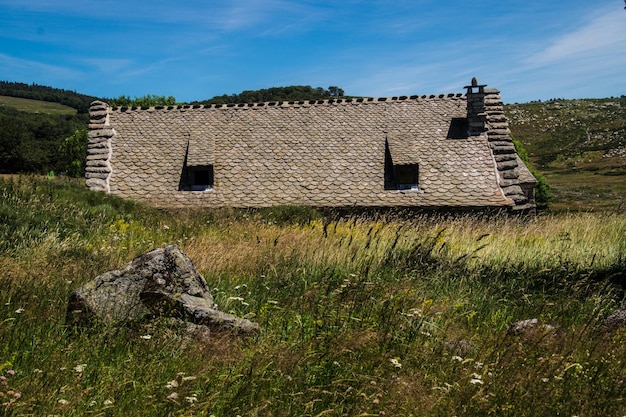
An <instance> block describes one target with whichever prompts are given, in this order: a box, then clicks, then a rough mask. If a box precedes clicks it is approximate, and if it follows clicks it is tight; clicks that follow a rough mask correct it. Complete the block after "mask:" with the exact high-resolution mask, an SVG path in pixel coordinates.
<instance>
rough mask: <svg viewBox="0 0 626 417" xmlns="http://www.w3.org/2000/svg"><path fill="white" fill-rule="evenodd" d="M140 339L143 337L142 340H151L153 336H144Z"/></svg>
mask: <svg viewBox="0 0 626 417" xmlns="http://www.w3.org/2000/svg"><path fill="white" fill-rule="evenodd" d="M139 337H141V338H142V339H144V340H150V339H152V336H151V335H149V334H144V335H143V336H139Z"/></svg>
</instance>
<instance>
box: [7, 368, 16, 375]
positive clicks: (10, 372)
mask: <svg viewBox="0 0 626 417" xmlns="http://www.w3.org/2000/svg"><path fill="white" fill-rule="evenodd" d="M7 375H15V371H14V370H13V369H9V370H8V371H7Z"/></svg>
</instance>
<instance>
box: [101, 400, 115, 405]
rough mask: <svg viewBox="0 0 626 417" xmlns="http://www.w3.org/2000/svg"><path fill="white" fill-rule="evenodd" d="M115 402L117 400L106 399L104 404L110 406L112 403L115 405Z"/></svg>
mask: <svg viewBox="0 0 626 417" xmlns="http://www.w3.org/2000/svg"><path fill="white" fill-rule="evenodd" d="M114 403H115V401H113V400H104V403H103V404H104V406H105V407H108V406H110V405H113V404H114Z"/></svg>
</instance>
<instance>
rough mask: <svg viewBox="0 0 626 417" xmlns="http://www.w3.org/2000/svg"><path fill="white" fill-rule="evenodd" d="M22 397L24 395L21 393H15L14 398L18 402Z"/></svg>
mask: <svg viewBox="0 0 626 417" xmlns="http://www.w3.org/2000/svg"><path fill="white" fill-rule="evenodd" d="M21 397H22V394H20V393H19V392H14V393H13V398H15V399H16V400H19V399H20V398H21Z"/></svg>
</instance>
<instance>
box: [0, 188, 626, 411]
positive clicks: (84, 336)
mask: <svg viewBox="0 0 626 417" xmlns="http://www.w3.org/2000/svg"><path fill="white" fill-rule="evenodd" d="M171 243H176V244H178V245H179V246H180V247H181V248H182V249H183V250H184V251H185V252H186V253H187V254H188V255H189V257H190V258H191V259H192V261H193V262H194V264H195V265H196V267H197V268H198V270H199V271H200V272H201V273H202V274H203V276H204V277H205V278H206V280H207V282H208V285H209V288H211V289H212V294H213V296H214V297H215V300H216V302H217V303H218V305H219V306H220V308H221V309H222V310H224V311H229V312H232V313H234V314H237V315H238V316H242V317H246V318H249V319H251V320H254V321H256V322H257V323H259V324H260V326H261V328H262V334H261V335H260V336H258V337H254V338H251V339H239V338H237V337H235V336H231V335H228V334H218V333H211V334H210V336H208V337H201V338H191V337H190V336H188V335H187V334H186V333H185V331H184V329H179V328H176V327H172V326H171V325H168V324H167V323H162V324H160V325H153V326H150V327H146V326H142V325H141V324H139V323H129V324H128V325H127V326H126V327H122V328H106V327H95V328H83V329H71V328H68V327H66V326H65V314H66V303H67V299H68V295H69V293H70V292H71V291H72V290H74V289H76V288H78V287H79V286H81V285H82V284H84V283H85V282H87V281H88V280H90V279H92V278H94V277H95V276H96V275H98V274H101V273H103V272H105V271H107V270H110V269H114V268H117V267H120V266H121V265H123V264H125V263H126V262H128V261H130V260H131V259H132V258H133V257H134V256H137V255H139V254H141V253H144V252H146V251H148V250H150V249H152V248H155V247H159V246H163V245H165V244H171ZM625 253H626V216H625V215H624V214H618V213H602V214H589V213H575V214H561V215H544V216H539V217H533V218H528V219H524V218H518V217H478V216H470V215H468V216H463V217H458V218H455V217H449V218H446V217H437V216H431V217H411V216H408V215H407V216H404V217H403V218H402V217H380V218H378V217H373V218H368V217H356V216H353V217H347V218H331V217H323V216H322V215H321V214H320V213H318V212H316V211H314V210H311V209H305V208H295V207H277V208H273V209H264V210H259V211H245V210H210V211H209V210H207V211H194V212H181V211H157V210H154V209H152V208H149V207H146V206H143V205H139V204H136V203H133V202H131V201H127V200H122V199H119V198H115V197H112V196H108V195H105V194H102V193H93V192H90V191H88V190H86V189H85V188H84V187H83V185H82V184H80V183H79V182H70V181H67V180H62V179H53V180H48V179H36V178H29V177H11V178H8V179H4V180H0V288H2V291H0V322H1V323H2V325H1V326H0V375H2V378H1V379H0V403H1V404H2V405H1V408H0V414H2V415H6V416H18V415H37V416H39V415H43V416H45V415H59V416H84V415H92V414H93V415H128V416H131V415H142V416H210V415H215V416H234V415H241V416H321V415H325V416H344V415H345V416H359V415H360V416H366V415H369V416H373V415H389V416H391V415H397V416H424V415H429V416H430V415H445V416H452V415H464V416H486V415H497V416H516V417H517V416H546V415H567V416H571V415H602V416H622V415H624V413H626V397H625V396H624V393H625V392H626V378H625V375H624V367H625V364H626V343H625V340H626V327H623V328H621V329H620V330H608V329H606V328H603V325H602V322H603V320H604V318H605V317H607V316H608V315H609V314H610V313H611V312H613V311H615V309H616V308H617V307H618V306H619V305H620V304H621V303H622V302H623V300H624V289H625V287H626V257H625V256H624V254H625ZM530 318H537V319H539V320H540V321H541V322H542V323H545V324H549V325H550V326H554V328H553V330H551V329H552V328H550V327H546V328H539V329H537V330H536V331H534V332H527V333H522V334H518V335H515V334H511V333H510V332H509V331H508V328H509V326H510V325H511V323H513V322H515V321H518V320H523V319H530Z"/></svg>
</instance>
